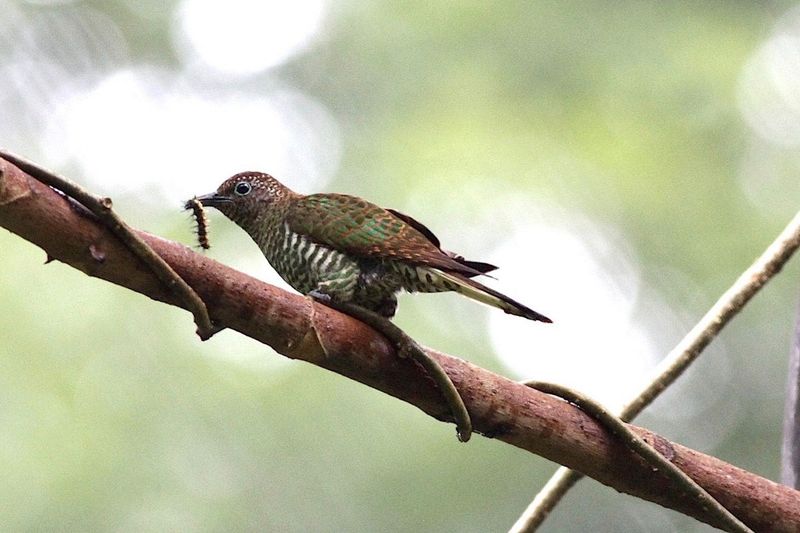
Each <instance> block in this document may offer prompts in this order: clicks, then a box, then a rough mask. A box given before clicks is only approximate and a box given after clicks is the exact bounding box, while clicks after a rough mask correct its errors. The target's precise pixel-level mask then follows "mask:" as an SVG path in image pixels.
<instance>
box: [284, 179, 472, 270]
mask: <svg viewBox="0 0 800 533" xmlns="http://www.w3.org/2000/svg"><path fill="white" fill-rule="evenodd" d="M408 219H410V217H405V216H403V217H398V216H396V215H395V214H393V213H392V212H391V211H388V210H386V209H383V208H382V207H378V206H377V205H375V204H372V203H370V202H367V201H366V200H364V199H361V198H358V197H355V196H349V195H346V194H312V195H309V196H304V197H302V198H300V199H298V200H297V201H295V202H294V203H293V204H292V206H291V207H290V208H289V211H288V212H287V215H286V223H287V224H288V225H289V229H290V230H291V231H294V232H297V233H300V234H302V235H306V236H308V237H310V238H311V239H312V240H313V241H315V242H318V243H320V244H324V245H326V246H330V247H331V248H334V249H336V250H340V251H343V252H346V253H348V254H351V255H354V256H358V257H371V258H376V259H377V258H386V259H397V260H400V261H406V262H408V263H411V264H415V265H425V266H433V267H436V268H441V269H444V270H447V271H451V272H458V273H461V274H463V275H466V276H476V275H478V274H480V273H481V272H480V271H479V270H476V269H474V268H472V267H470V266H468V265H465V264H463V263H461V262H459V261H457V260H456V259H454V258H452V257H450V256H448V255H447V254H446V253H445V252H443V251H442V250H441V249H440V248H439V246H438V239H436V237H435V236H434V235H433V233H431V231H430V230H428V229H427V228H425V226H423V225H422V224H420V223H419V222H416V221H414V222H413V223H410V222H409V221H408ZM411 220H413V219H411ZM419 228H424V230H425V231H420V229H419ZM431 237H432V238H431Z"/></svg>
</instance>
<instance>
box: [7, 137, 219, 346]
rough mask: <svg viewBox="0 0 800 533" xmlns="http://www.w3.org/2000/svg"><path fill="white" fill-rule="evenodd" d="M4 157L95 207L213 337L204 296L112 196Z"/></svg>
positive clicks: (15, 157) (201, 331)
mask: <svg viewBox="0 0 800 533" xmlns="http://www.w3.org/2000/svg"><path fill="white" fill-rule="evenodd" d="M0 157H2V158H3V159H5V160H6V161H9V162H11V163H13V164H14V165H16V166H17V167H19V168H20V169H22V170H24V171H25V172H26V173H27V174H28V175H30V176H32V177H33V178H36V179H37V180H39V181H41V182H42V183H44V184H45V185H49V186H50V187H52V188H54V189H56V190H57V191H60V192H62V193H64V194H65V195H67V196H68V197H69V198H72V199H74V200H76V201H77V202H78V203H80V204H81V205H83V206H84V207H85V208H87V209H88V210H89V211H91V212H92V213H93V214H94V215H95V216H96V217H97V218H98V219H100V221H102V223H103V224H104V225H105V226H106V227H107V228H108V229H109V230H111V232H112V233H113V234H114V235H115V236H116V237H117V238H118V239H119V240H120V241H122V242H123V243H124V244H125V246H126V247H127V248H128V249H129V250H130V251H131V252H133V254H134V255H136V257H138V258H139V259H140V260H141V261H142V262H143V263H144V264H145V265H147V267H148V268H150V270H152V272H153V273H154V274H155V275H156V276H157V277H158V279H159V280H160V281H161V283H163V284H164V285H165V286H166V287H168V288H169V290H170V291H172V292H173V293H174V294H175V295H176V296H177V297H178V298H180V299H181V300H183V301H184V302H185V303H186V307H187V309H189V311H190V312H191V313H192V315H193V316H194V321H195V324H196V325H197V334H198V335H199V336H200V338H201V339H203V340H206V339H209V338H211V336H212V335H214V333H216V332H217V331H218V329H217V328H215V326H214V325H213V324H212V323H211V318H209V316H208V309H207V308H206V304H205V303H203V300H201V299H200V297H199V296H198V295H197V293H196V292H195V291H194V289H192V288H191V287H190V286H189V284H188V283H186V282H185V281H184V280H183V278H181V277H180V276H179V275H178V274H177V273H176V272H175V271H174V270H173V269H172V267H170V266H169V265H168V264H167V263H166V261H164V260H163V259H162V258H161V257H160V256H159V255H158V254H156V253H155V252H154V251H153V249H152V248H151V247H150V246H149V245H148V244H147V243H146V242H144V241H143V240H142V239H141V238H139V237H138V236H137V235H136V234H135V233H134V232H133V230H132V229H131V228H130V226H128V225H127V224H126V223H125V221H124V220H122V218H121V217H120V216H119V215H117V213H116V212H115V211H114V210H113V209H112V208H111V207H112V202H111V198H102V197H98V196H95V195H93V194H91V193H89V192H88V191H86V190H84V189H83V188H82V187H81V186H80V185H78V184H77V183H75V182H73V181H72V180H70V179H68V178H65V177H63V176H59V175H58V174H56V173H54V172H51V171H49V170H47V169H45V168H43V167H40V166H39V165H37V164H36V163H33V162H32V161H28V160H27V159H25V158H23V157H20V156H18V155H15V154H12V153H10V152H7V151H5V150H0Z"/></svg>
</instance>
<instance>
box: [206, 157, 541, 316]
mask: <svg viewBox="0 0 800 533" xmlns="http://www.w3.org/2000/svg"><path fill="white" fill-rule="evenodd" d="M197 201H199V202H200V203H201V204H202V205H203V206H207V207H215V208H217V209H219V210H220V211H222V213H223V214H225V216H227V217H228V218H229V219H231V220H232V221H234V222H235V223H236V224H238V225H239V226H241V227H242V229H244V230H245V231H246V232H247V233H248V234H249V235H250V237H252V238H253V240H254V241H255V242H256V244H258V246H259V248H261V251H262V252H263V253H264V255H265V256H266V258H267V260H268V261H269V263H270V264H271V265H272V267H273V268H274V269H275V270H276V271H277V272H278V274H279V275H280V276H281V277H282V278H283V279H284V280H286V282H287V283H288V284H289V285H291V286H292V287H294V288H295V289H296V290H298V291H299V292H301V293H302V294H311V295H324V296H326V297H329V298H330V299H332V300H333V301H336V302H344V303H351V304H356V305H359V306H361V307H364V308H366V309H369V310H371V311H374V312H376V313H378V314H379V315H381V316H384V317H387V318H391V317H393V316H394V314H395V310H396V309H397V297H396V294H397V292H399V291H400V290H406V291H408V292H443V291H455V292H458V293H460V294H463V295H464V296H467V297H469V298H472V299H474V300H477V301H479V302H483V303H485V304H488V305H491V306H493V307H497V308H500V309H502V310H503V311H505V312H506V313H509V314H512V315H517V316H521V317H525V318H527V319H529V320H538V321H541V322H552V321H551V320H550V319H549V318H547V317H546V316H544V315H542V314H540V313H537V312H536V311H534V310H532V309H530V308H528V307H526V306H524V305H522V304H521V303H519V302H517V301H514V300H512V299H511V298H509V297H507V296H505V295H503V294H501V293H499V292H497V291H495V290H493V289H490V288H489V287H486V286H484V285H482V284H480V283H478V282H477V281H475V280H474V279H472V278H474V277H475V276H478V275H481V274H486V273H488V272H491V271H493V270H495V269H496V268H497V267H495V266H493V265H490V264H487V263H481V262H478V261H467V260H466V259H464V258H463V257H462V256H460V255H456V254H453V253H451V252H446V251H444V250H442V248H441V246H440V244H439V239H437V238H436V236H435V235H434V234H433V233H432V232H431V231H430V230H429V229H428V228H426V227H425V226H423V225H422V224H420V223H419V222H417V221H416V220H414V219H413V218H411V217H409V216H408V215H404V214H402V213H398V212H397V211H394V210H392V209H384V208H382V207H378V206H377V205H375V204H371V203H369V202H367V201H366V200H363V199H361V198H358V197H355V196H348V195H344V194H311V195H302V194H298V193H296V192H294V191H292V190H290V189H289V188H287V187H286V186H284V185H283V184H282V183H280V182H279V181H278V180H276V179H275V178H273V177H272V176H270V175H269V174H264V173H262V172H241V173H239V174H236V175H235V176H233V177H231V178H229V179H227V180H225V181H224V182H223V183H222V185H220V186H219V188H218V189H217V191H216V192H215V193H212V194H207V195H205V196H200V197H197Z"/></svg>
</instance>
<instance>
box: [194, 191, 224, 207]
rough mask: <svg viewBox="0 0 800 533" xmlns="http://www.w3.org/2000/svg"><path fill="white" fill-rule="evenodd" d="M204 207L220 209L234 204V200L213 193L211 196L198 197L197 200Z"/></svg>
mask: <svg viewBox="0 0 800 533" xmlns="http://www.w3.org/2000/svg"><path fill="white" fill-rule="evenodd" d="M195 200H197V201H198V202H200V204H201V205H202V206H203V207H217V208H218V207H220V206H221V205H223V204H227V203H230V202H232V201H233V200H232V199H231V198H230V197H228V196H225V195H224V194H217V193H215V192H212V193H210V194H204V195H203V196H198V197H197V198H195Z"/></svg>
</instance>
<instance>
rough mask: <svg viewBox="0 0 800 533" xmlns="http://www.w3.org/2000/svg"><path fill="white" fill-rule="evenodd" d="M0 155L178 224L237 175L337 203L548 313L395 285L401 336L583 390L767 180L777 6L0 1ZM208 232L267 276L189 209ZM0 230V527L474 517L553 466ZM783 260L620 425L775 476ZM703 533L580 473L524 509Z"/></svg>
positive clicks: (764, 238) (766, 224)
mask: <svg viewBox="0 0 800 533" xmlns="http://www.w3.org/2000/svg"><path fill="white" fill-rule="evenodd" d="M0 12H2V14H3V15H2V17H1V18H0V117H2V118H1V123H2V125H3V127H2V133H0V145H2V146H4V147H6V148H7V149H9V150H12V151H14V152H17V153H20V154H22V155H24V156H26V157H28V158H30V159H33V160H34V161H37V162H39V163H40V164H42V165H44V166H46V167H49V168H52V169H55V170H57V171H59V172H61V173H63V174H66V175H67V176H69V177H71V178H72V179H74V180H76V181H79V182H81V183H82V184H84V185H85V186H87V187H88V188H89V189H91V190H92V191H93V192H95V193H97V194H102V195H108V196H111V197H112V198H113V199H114V201H115V206H116V207H117V209H118V210H119V212H120V213H121V214H122V215H123V216H124V217H126V218H127V219H128V220H129V221H130V222H131V223H132V224H133V225H135V226H137V227H140V228H142V229H145V230H147V231H150V232H153V233H157V234H159V235H163V236H165V237H168V238H171V239H175V240H178V241H181V242H183V243H186V244H188V245H192V244H193V243H194V236H193V233H192V226H193V223H192V221H191V220H190V217H189V216H188V215H187V214H186V213H185V212H183V211H182V210H181V206H182V203H183V201H184V200H185V199H187V198H189V197H191V196H193V195H195V194H202V193H206V192H210V191H212V190H214V189H215V188H216V187H217V185H218V184H219V183H220V182H221V181H222V180H223V179H224V178H226V177H228V176H229V175H231V174H233V173H235V172H238V171H241V170H263V171H267V172H270V173H272V174H274V175H275V176H277V177H279V178H280V179H282V180H283V181H284V182H285V183H286V184H287V185H289V186H290V187H292V188H294V189H295V190H297V191H300V192H304V193H309V192H318V191H337V192H346V193H351V194H356V195H359V196H363V197H366V198H368V199H370V200H372V201H374V202H376V203H379V204H381V205H385V206H387V207H394V208H396V209H399V210H401V211H404V212H406V213H409V214H411V215H413V216H414V217H416V218H418V219H419V220H421V221H424V223H426V224H427V225H428V226H429V227H430V228H431V229H432V230H433V231H434V232H436V233H437V234H438V236H439V237H440V238H441V239H442V241H443V242H444V244H445V246H446V248H448V249H452V250H456V251H459V252H461V253H463V254H464V255H466V256H467V257H468V258H471V259H477V260H485V261H490V262H493V263H495V264H498V265H500V267H501V269H500V270H499V271H498V273H497V277H498V280H497V281H494V282H492V283H493V285H494V286H495V287H496V288H498V289H499V290H502V291H503V292H505V293H507V294H509V295H511V296H513V297H514V298H516V299H519V300H520V301H522V302H524V303H526V304H528V305H530V306H531V307H533V308H534V309H536V310H538V311H540V312H542V313H545V314H547V315H548V316H550V317H552V318H553V319H554V320H555V324H553V325H551V326H548V325H542V324H535V323H531V322H528V321H525V320H521V319H518V318H515V317H511V316H508V315H504V314H503V313H500V312H498V311H496V310H490V309H487V308H484V307H483V306H480V305H479V304H476V303H474V302H471V301H468V300H466V299H463V298H459V297H457V296H453V295H417V296H403V297H401V300H400V310H399V314H398V318H397V322H398V324H399V325H400V326H402V327H404V328H405V329H406V330H407V331H409V332H410V333H411V334H412V335H413V336H414V337H416V338H417V339H418V340H419V341H421V342H423V343H425V344H427V345H430V346H433V347H436V348H438V349H441V350H444V351H446V352H449V353H452V354H457V355H459V356H461V357H464V358H466V359H468V360H470V361H473V362H475V363H477V364H479V365H482V366H484V367H486V368H489V369H491V370H493V371H495V372H499V373H502V374H504V375H507V376H509V377H512V378H514V379H534V378H535V379H538V380H552V381H558V382H561V383H565V384H568V385H571V386H574V387H578V388H580V389H582V390H584V391H586V392H589V393H591V394H593V395H595V396H596V397H597V398H599V399H601V400H603V401H605V402H606V403H607V404H608V405H610V406H618V405H620V404H621V403H622V402H624V401H625V400H626V399H627V398H629V397H631V396H632V395H633V394H634V393H635V391H637V390H638V389H640V388H641V386H642V383H643V382H644V380H645V379H646V378H647V377H648V376H649V375H650V374H651V372H652V369H653V367H654V365H655V364H656V363H657V362H658V361H659V360H660V359H661V358H663V356H664V355H665V354H666V352H667V351H668V350H669V349H670V348H671V347H672V346H673V345H674V344H675V343H676V342H677V341H678V340H679V339H680V338H681V336H682V335H683V334H684V333H685V332H686V331H687V330H688V329H689V328H690V327H691V326H692V325H693V324H694V323H695V321H696V320H697V319H699V318H700V316H702V314H703V313H704V312H705V311H706V309H707V308H708V307H710V305H711V304H712V303H713V302H714V301H715V300H716V298H717V297H718V296H719V295H720V294H721V293H722V291H724V290H725V289H726V288H727V287H728V286H729V285H730V284H731V283H732V282H733V281H734V279H735V278H736V277H737V276H738V275H739V273H740V272H741V271H742V270H744V268H746V267H747V266H748V265H749V264H750V263H751V261H752V260H753V259H754V258H755V257H756V256H757V255H758V254H760V253H761V251H762V250H763V249H764V248H765V247H766V246H767V244H768V243H769V242H771V240H772V239H773V238H774V237H775V236H776V235H777V233H778V232H779V231H780V230H781V229H782V228H783V226H784V225H785V224H786V222H788V220H789V219H790V218H791V216H792V215H793V214H794V212H795V211H796V209H797V207H798V198H800V180H798V173H799V172H800V153H799V152H798V150H797V148H798V146H799V145H800V8H798V7H797V6H796V5H795V4H794V3H793V2H703V3H696V2H669V3H662V2H640V1H635V2H617V3H613V4H609V3H608V2H571V1H560V2H551V1H543V2H528V1H519V2H503V3H500V4H497V3H488V2H477V1H464V2H459V3H453V2H413V1H412V2H404V3H396V2H389V1H379V0H376V1H349V2H332V1H328V0H294V1H293V2H286V3H285V2H266V1H256V0H252V1H248V0H231V1H228V2H214V1H211V0H180V1H166V2H165V1H155V0H139V1H136V2H126V1H122V0H94V1H68V0H61V1H55V0H52V1H48V0H35V1H34V0H30V1H22V0H17V1H12V0H0ZM211 225H212V226H211V242H212V248H211V250H210V251H209V252H208V254H209V255H210V256H211V257H213V258H215V259H217V260H220V261H222V262H225V263H227V264H229V265H232V266H234V267H235V268H238V269H241V270H243V271H246V272H248V273H250V274H252V275H255V276H258V277H260V278H262V279H264V280H267V281H269V282H273V283H278V284H281V285H282V282H280V280H278V279H277V278H276V276H275V275H274V273H273V272H272V270H271V268H270V267H269V266H268V265H267V263H266V261H265V260H264V258H263V257H262V256H261V254H260V252H259V251H258V249H257V248H256V246H255V245H254V244H252V243H251V242H250V241H249V239H248V237H247V236H246V235H245V234H244V233H243V232H242V231H240V230H239V229H238V228H236V227H234V226H233V225H232V224H231V223H229V222H228V221H227V220H225V219H224V218H223V217H222V216H221V215H219V214H218V213H212V214H211ZM44 259H45V255H44V253H43V252H42V251H41V250H39V249H37V248H35V247H34V246H33V245H31V244H29V243H27V242H25V241H23V240H21V239H19V238H17V237H16V236H14V235H12V234H10V233H8V232H7V231H5V230H2V231H0V268H1V269H2V273H3V274H2V276H0V301H1V302H2V305H1V306H0V427H2V438H0V479H2V480H3V482H2V483H0V501H2V502H3V505H2V506H0V529H3V530H6V531H23V530H28V531H32V530H37V531H41V530H73V531H121V532H127V531H132V532H133V531H135V532H139V531H154V532H155V531H159V532H160V531H189V532H192V531H198V532H204V531H256V530H258V531H262V530H266V531H398V532H403V531H475V532H479V531H503V530H505V529H507V528H508V527H510V526H511V525H512V524H513V522H514V521H515V520H516V518H517V517H518V515H519V514H520V513H521V512H522V510H523V509H524V508H525V506H526V505H527V504H528V502H529V501H530V499H531V498H532V497H533V495H534V494H535V493H536V492H537V490H538V489H539V488H540V487H541V485H542V484H543V483H544V482H545V481H546V479H547V478H548V477H549V475H550V474H551V473H552V472H553V471H554V470H555V468H556V465H554V464H552V463H549V462H548V461H546V460H544V459H541V458H538V457H535V456H533V455H530V454H528V453H525V452H523V451H521V450H517V449H515V448H513V447H511V446H508V445H506V444H503V443H500V442H494V441H491V440H488V439H484V438H482V437H476V438H474V439H473V440H472V441H471V442H470V443H469V444H467V445H464V444H459V443H458V442H457V441H456V438H455V431H454V427H453V426H452V425H445V424H441V423H438V422H435V421H434V420H433V419H431V418H429V417H427V416H425V415H424V414H422V413H421V412H420V411H418V410H417V409H415V408H413V407H411V406H409V405H406V404H403V403H401V402H399V401H397V400H395V399H393V398H390V397H387V396H384V395H382V394H380V393H377V392H375V391H373V390H370V389H368V388H367V387H365V386H363V385H360V384H358V383H355V382H351V381H348V380H346V379H344V378H342V377H339V376H337V375H334V374H331V373H328V372H326V371H323V370H320V369H317V368H315V367H313V366H311V365H308V364H305V363H302V362H292V361H288V360H286V359H284V358H283V357H281V356H278V355H276V354H275V353H274V352H272V351H271V350H270V349H269V348H267V347H265V346H263V345H261V344H258V343H256V342H254V341H251V340H249V339H247V338H244V337H242V336H241V335H239V334H236V333H234V332H230V331H224V332H222V333H220V334H219V335H217V336H215V337H214V338H213V339H211V340H210V341H209V342H206V343H201V342H200V341H199V340H198V339H197V338H196V337H195V336H194V333H193V332H194V327H193V324H192V321H191V317H190V315H189V314H188V313H186V312H183V311H180V310H177V309H175V308H169V307H167V306H164V305H161V304H157V303H155V302H152V301H150V300H148V299H146V298H143V297H142V296H140V295H137V294H133V293H130V292H127V291H126V290H124V289H121V288H119V287H115V286H112V285H110V284H107V283H105V282H101V281H98V280H94V279H90V278H87V277H86V276H84V275H83V274H80V273H79V272H77V271H75V270H73V269H71V268H69V267H66V266H64V265H62V264H60V263H53V264H50V265H48V266H43V265H42V263H43V262H44ZM798 273H799V269H798V266H797V261H794V262H793V263H792V264H790V266H789V267H788V268H787V269H786V270H785V272H784V273H783V274H782V275H781V276H780V277H779V278H777V279H776V280H775V281H774V282H773V283H771V284H770V285H769V286H768V287H767V288H766V289H765V290H764V291H763V293H762V294H760V295H759V296H758V297H757V298H756V300H755V301H754V302H753V303H752V304H751V305H750V306H748V307H747V309H746V310H745V312H744V313H743V314H742V315H741V316H739V317H738V318H737V319H736V320H735V321H734V323H733V324H732V325H731V326H730V327H729V328H728V329H726V330H725V331H724V333H723V334H722V336H721V337H720V338H719V339H718V340H717V341H715V343H714V344H713V345H712V347H711V348H710V349H709V350H708V351H707V352H706V353H705V354H704V355H703V357H702V358H701V360H700V361H699V362H698V363H697V364H696V365H695V366H694V367H693V368H692V369H691V370H690V371H689V372H688V373H687V374H686V375H685V376H684V377H683V378H682V379H681V380H680V381H679V383H678V384H677V385H676V386H674V387H673V388H672V389H671V390H669V391H668V392H667V393H666V394H665V395H664V397H663V398H661V399H660V400H659V401H658V402H657V403H656V404H655V405H654V406H653V407H652V408H650V409H649V410H648V411H647V412H646V413H645V414H644V415H643V416H641V417H640V418H639V419H638V423H639V424H641V425H645V426H647V427H649V428H651V429H653V430H655V431H658V432H660V433H662V434H663V435H664V436H666V437H668V438H670V439H672V440H676V441H678V442H681V443H683V444H685V445H688V446H691V447H693V448H696V449H699V450H701V451H704V452H706V453H709V454H712V455H715V456H718V457H720V458H722V459H724V460H726V461H729V462H731V463H733V464H735V465H738V466H740V467H742V468H745V469H748V470H751V471H754V472H756V473H758V474H761V475H763V476H767V477H769V478H772V479H777V477H778V470H779V451H780V429H781V418H782V409H783V397H784V386H785V381H786V364H787V363H786V360H787V354H788V351H789V346H790V339H791V332H792V327H793V320H794V315H795V307H796V302H797V298H798V290H797V280H798ZM587 529H591V530H592V531H648V532H649V531H659V532H660V531H688V532H692V531H708V530H709V528H707V527H706V526H703V525H700V524H697V523H696V522H694V521H692V520H690V519H688V518H685V517H683V516H681V515H679V514H677V513H674V512H671V511H667V510H664V509H661V508H660V507H657V506H655V505H653V504H649V503H646V502H642V501H639V500H636V499H634V498H631V497H628V496H624V495H620V494H617V493H616V492H615V491H613V490H611V489H609V488H606V487H604V486H601V485H599V484H598V483H596V482H593V481H591V480H589V481H583V482H581V484H580V485H579V487H578V488H577V489H576V490H574V491H573V492H571V493H570V495H569V496H568V497H567V499H566V500H565V502H564V503H563V504H562V505H561V506H560V507H559V508H557V509H556V511H555V512H554V513H553V515H552V516H551V518H550V519H549V520H548V521H547V523H546V524H545V526H544V527H543V528H542V531H547V532H560V531H581V530H587Z"/></svg>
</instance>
